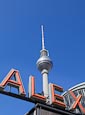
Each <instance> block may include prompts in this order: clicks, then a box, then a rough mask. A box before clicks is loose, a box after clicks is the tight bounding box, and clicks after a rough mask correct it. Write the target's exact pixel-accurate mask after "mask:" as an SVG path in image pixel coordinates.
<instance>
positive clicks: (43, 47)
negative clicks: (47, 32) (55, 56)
mask: <svg viewBox="0 0 85 115" xmlns="http://www.w3.org/2000/svg"><path fill="white" fill-rule="evenodd" d="M41 31H42V50H44V49H45V39H44V28H43V25H41Z"/></svg>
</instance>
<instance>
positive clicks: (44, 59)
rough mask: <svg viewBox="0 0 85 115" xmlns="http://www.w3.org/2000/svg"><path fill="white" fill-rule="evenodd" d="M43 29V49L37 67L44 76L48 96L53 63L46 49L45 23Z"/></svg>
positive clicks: (44, 85)
mask: <svg viewBox="0 0 85 115" xmlns="http://www.w3.org/2000/svg"><path fill="white" fill-rule="evenodd" d="M41 31H42V50H41V51H40V54H41V55H40V58H39V59H38V61H37V68H38V70H39V71H40V72H41V74H42V77H43V94H44V96H45V97H47V98H48V93H49V86H48V73H49V71H50V70H51V68H52V66H53V63H52V61H51V59H50V58H49V52H48V51H47V50H46V49H45V41H44V29H43V25H41Z"/></svg>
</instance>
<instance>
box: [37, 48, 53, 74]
mask: <svg viewBox="0 0 85 115" xmlns="http://www.w3.org/2000/svg"><path fill="white" fill-rule="evenodd" d="M52 66H53V63H52V61H51V59H50V58H49V56H48V51H47V50H46V49H43V50H41V56H40V58H39V59H38V61H37V67H38V69H39V71H40V72H42V71H43V70H47V72H49V70H50V69H51V68H52Z"/></svg>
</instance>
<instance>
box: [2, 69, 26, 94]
mask: <svg viewBox="0 0 85 115" xmlns="http://www.w3.org/2000/svg"><path fill="white" fill-rule="evenodd" d="M13 76H14V78H15V80H12V77H13ZM6 85H9V86H11V87H15V88H17V89H18V90H19V94H20V95H23V96H25V94H26V93H25V90H24V87H23V84H22V81H21V77H20V74H19V71H18V70H15V69H11V70H10V72H9V73H8V74H7V76H6V77H5V78H4V80H3V81H2V82H1V83H0V88H1V89H4V88H5V87H6Z"/></svg>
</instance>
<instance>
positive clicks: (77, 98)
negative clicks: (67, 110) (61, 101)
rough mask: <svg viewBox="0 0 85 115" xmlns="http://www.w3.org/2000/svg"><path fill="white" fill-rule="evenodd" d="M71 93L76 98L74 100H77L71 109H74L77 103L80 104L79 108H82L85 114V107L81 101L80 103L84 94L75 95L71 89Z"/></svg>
mask: <svg viewBox="0 0 85 115" xmlns="http://www.w3.org/2000/svg"><path fill="white" fill-rule="evenodd" d="M69 93H70V94H71V96H72V97H73V98H74V100H75V103H74V104H73V106H72V108H71V110H74V109H75V108H76V107H77V105H78V106H79V108H80V110H81V111H82V112H83V114H85V109H84V107H83V106H82V105H81V103H80V100H81V98H82V95H79V96H78V97H76V96H75V94H74V93H73V91H71V90H70V91H69Z"/></svg>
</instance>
